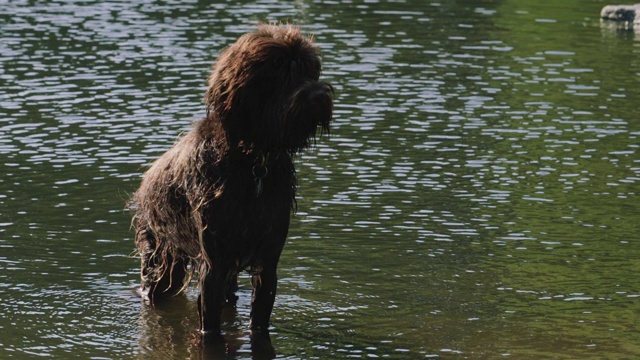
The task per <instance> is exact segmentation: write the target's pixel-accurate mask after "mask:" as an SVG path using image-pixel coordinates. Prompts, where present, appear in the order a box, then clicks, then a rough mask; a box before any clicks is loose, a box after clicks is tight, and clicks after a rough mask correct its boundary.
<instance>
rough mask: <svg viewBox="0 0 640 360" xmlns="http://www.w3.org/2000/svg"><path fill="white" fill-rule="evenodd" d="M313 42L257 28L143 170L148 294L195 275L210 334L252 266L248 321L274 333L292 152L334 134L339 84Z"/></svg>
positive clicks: (228, 53) (140, 206)
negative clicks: (182, 131) (201, 107)
mask: <svg viewBox="0 0 640 360" xmlns="http://www.w3.org/2000/svg"><path fill="white" fill-rule="evenodd" d="M319 76H320V58H319V55H318V50H317V48H316V47H315V46H314V45H313V44H312V41H311V40H310V39H308V38H305V37H304V36H303V35H302V34H301V33H300V30H299V29H298V28H296V27H294V26H289V25H286V26H285V25H283V26H278V25H261V26H259V27H258V29H257V30H256V31H254V32H251V33H248V34H245V35H243V36H241V37H240V38H239V39H238V40H237V41H236V42H235V43H234V44H233V45H231V46H230V47H228V48H227V49H226V50H224V51H223V52H222V54H221V55H220V57H219V59H218V61H217V63H216V64H215V65H214V66H213V71H212V73H211V75H210V77H209V80H208V89H207V91H206V94H205V104H206V106H207V116H206V117H205V118H203V119H200V120H198V121H196V122H195V123H194V124H193V128H192V129H191V130H190V131H189V132H188V133H187V134H186V135H185V136H184V137H182V138H181V139H180V140H178V142H177V143H176V144H175V145H174V146H173V147H172V148H171V149H170V150H168V151H167V152H166V153H165V154H164V155H162V156H161V157H160V158H159V159H158V160H156V161H155V162H154V163H153V165H152V166H151V168H150V169H149V170H148V171H147V172H146V173H145V174H144V177H143V180H142V184H141V185H140V188H139V189H138V191H137V192H136V193H135V194H134V195H133V197H132V199H131V201H130V204H129V207H130V208H131V209H132V210H133V211H134V212H135V214H134V217H133V227H134V229H135V232H136V233H135V242H136V246H137V250H138V252H139V254H140V256H141V258H142V259H141V260H142V261H141V262H142V270H141V278H142V286H141V288H140V291H141V294H142V296H143V297H144V298H145V299H146V300H148V301H149V302H150V303H153V302H154V301H157V300H158V299H159V298H161V297H164V296H170V295H174V294H176V293H179V292H180V291H182V290H184V288H185V287H187V286H188V284H189V282H190V280H191V278H192V276H193V275H194V273H195V274H196V277H197V279H198V282H199V287H200V295H199V297H198V313H199V319H200V331H201V332H202V333H203V334H219V333H220V314H221V308H222V307H223V305H224V304H225V303H226V302H235V299H236V297H235V294H234V292H235V290H237V274H238V273H239V272H240V271H242V270H248V271H249V272H250V273H251V276H252V277H251V283H252V285H253V295H252V298H251V325H250V326H251V329H252V331H253V332H256V331H257V332H260V331H262V332H267V331H268V326H269V317H270V316H271V311H272V309H273V302H274V300H275V295H276V282H277V276H276V268H277V266H278V261H279V258H280V253H281V252H282V248H283V247H284V244H285V239H286V237H287V232H288V229H289V219H290V213H291V211H292V209H293V208H294V206H295V192H296V172H295V168H294V164H293V161H292V160H293V157H294V156H295V155H296V154H297V153H299V152H301V151H302V150H304V149H305V148H307V147H309V146H310V145H311V144H313V142H314V140H315V137H316V133H317V132H318V130H320V132H321V133H323V132H324V133H326V132H328V131H329V123H330V121H331V116H332V108H333V105H332V104H333V103H332V95H333V89H332V87H331V86H330V85H329V84H328V83H326V82H323V81H320V80H319Z"/></svg>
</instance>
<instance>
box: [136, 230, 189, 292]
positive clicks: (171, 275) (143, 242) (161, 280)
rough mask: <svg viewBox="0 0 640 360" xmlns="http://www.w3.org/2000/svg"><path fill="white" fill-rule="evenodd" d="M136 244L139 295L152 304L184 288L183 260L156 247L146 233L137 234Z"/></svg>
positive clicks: (152, 238) (154, 242) (184, 268)
mask: <svg viewBox="0 0 640 360" xmlns="http://www.w3.org/2000/svg"><path fill="white" fill-rule="evenodd" d="M136 242H137V245H138V250H139V252H140V255H141V265H142V266H141V268H142V269H141V272H140V277H141V280H142V285H141V287H140V295H141V296H142V297H143V299H144V300H145V301H148V302H150V303H153V302H154V301H156V300H157V299H159V298H162V297H167V296H173V295H175V294H177V293H179V292H180V290H182V288H183V287H184V279H185V276H186V264H185V260H184V259H183V258H182V257H180V256H176V255H175V254H173V253H171V252H170V251H168V249H163V248H162V246H160V247H157V246H156V240H155V239H154V237H153V235H151V234H150V233H149V232H147V231H140V232H139V233H138V234H137V238H136Z"/></svg>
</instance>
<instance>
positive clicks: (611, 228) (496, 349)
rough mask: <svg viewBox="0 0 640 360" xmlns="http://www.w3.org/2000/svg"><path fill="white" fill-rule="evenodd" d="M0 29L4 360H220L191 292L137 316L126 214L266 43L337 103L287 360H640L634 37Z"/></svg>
mask: <svg viewBox="0 0 640 360" xmlns="http://www.w3.org/2000/svg"><path fill="white" fill-rule="evenodd" d="M0 5H1V6H0V26H1V28H0V159H2V161H1V162H0V167H1V170H0V173H1V174H3V175H2V176H0V299H2V301H1V302H0V334H1V335H0V349H1V350H0V357H3V358H5V357H6V358H9V357H12V358H31V357H36V356H52V357H56V358H68V357H80V358H132V357H139V358H158V357H162V358H203V357H207V356H208V355H210V354H206V353H203V352H202V351H201V349H200V348H199V347H197V346H195V345H194V344H193V341H192V337H193V330H194V329H195V328H196V326H197V319H196V316H195V314H196V310H195V297H196V292H195V289H191V290H190V291H188V292H187V294H186V296H184V297H179V298H177V299H175V300H174V301H172V302H170V303H169V304H166V305H165V306H161V307H159V308H154V309H150V308H147V307H145V306H142V304H141V301H140V299H139V298H137V297H136V295H135V291H134V290H135V288H136V286H137V285H138V281H139V280H138V277H139V275H138V272H139V266H138V259H136V258H134V257H133V256H132V251H133V248H134V246H133V240H132V235H133V234H132V232H130V231H129V222H130V215H129V214H128V213H127V212H126V211H125V210H124V208H125V202H126V200H127V199H128V197H129V196H130V194H131V193H132V192H133V191H135V189H136V187H137V185H138V184H139V181H140V175H141V174H142V172H143V171H144V169H145V168H146V166H148V164H149V163H150V162H151V161H152V160H153V159H155V158H156V157H157V156H158V155H159V154H161V153H162V152H163V151H164V150H166V149H167V148H168V147H169V146H171V144H172V143H173V142H174V141H175V139H176V138H177V137H178V136H179V134H180V133H181V132H184V131H185V130H187V129H188V128H189V126H190V122H191V121H192V120H194V119H196V118H198V117H200V116H202V115H203V114H204V107H203V105H202V96H203V93H204V89H205V85H206V84H205V78H206V76H207V74H208V72H209V69H210V66H211V63H212V62H213V60H214V59H215V57H216V56H217V55H218V54H219V53H220V51H221V49H223V48H224V47H225V46H227V45H229V44H230V43H231V42H233V40H234V39H235V38H237V37H238V36H239V35H240V34H242V33H244V32H246V31H250V30H251V29H252V28H253V27H254V25H255V24H256V23H257V21H258V20H268V21H291V22H295V23H298V24H300V25H302V27H303V29H304V30H305V31H306V32H308V33H313V34H314V35H315V39H316V42H317V43H318V44H319V46H320V48H321V49H322V52H323V68H324V78H325V79H326V80H328V81H329V82H331V83H332V84H333V85H334V86H335V88H336V93H337V96H336V100H335V121H334V128H333V130H332V133H331V136H330V137H329V138H324V139H322V140H321V141H319V143H318V144H317V147H316V148H315V149H314V150H312V151H310V152H307V153H305V154H304V155H303V156H301V157H300V158H299V159H298V161H297V164H298V173H299V183H300V191H299V198H298V213H297V214H296V215H295V217H294V219H293V222H292V227H291V230H290V236H289V239H288V243H287V247H286V248H285V252H284V253H283V257H282V260H281V265H280V269H279V276H280V286H279V296H278V298H277V300H276V305H275V310H274V313H273V317H272V322H273V327H272V340H273V345H274V348H275V350H276V353H277V354H278V357H280V358H287V359H314V358H315V359H328V358H332V359H333V358H394V359H403V358H407V359H416V358H429V357H442V358H500V357H512V358H518V359H523V358H532V359H533V358H541V357H542V358H551V357H553V358H567V359H570V358H605V357H608V358H634V357H638V356H640V340H638V339H640V331H639V328H638V325H637V324H638V323H640V315H639V314H640V312H639V311H638V309H639V308H640V280H638V277H637V276H636V275H637V274H638V273H639V271H640V262H639V261H638V258H639V255H640V250H638V249H639V247H638V235H637V234H638V229H639V228H638V218H639V216H640V208H639V206H640V205H639V204H640V202H638V183H639V182H640V154H639V152H638V151H639V150H638V147H639V145H638V144H639V143H640V142H639V141H638V137H639V136H640V122H639V120H638V118H637V116H636V113H637V111H636V110H637V106H636V104H637V103H638V100H639V95H640V91H639V88H638V86H637V84H638V81H639V80H640V60H638V59H640V56H639V55H640V41H639V40H640V35H638V33H637V32H634V31H633V30H628V29H623V28H620V27H617V26H615V25H612V24H609V23H601V22H600V20H599V19H598V14H599V11H600V7H601V6H602V5H603V4H600V3H584V2H581V1H578V0H572V1H563V2H558V1H547V0H545V1H536V2H535V3H531V2H528V1H523V0H522V1H521V0H505V1H498V0H488V1H480V2H478V1H472V0H464V1H438V2H436V1H368V2H350V1H344V2H342V1H314V2H285V1H251V2H242V3H235V2H219V3H218V4H213V5H211V4H206V3H205V2H198V1H164V2H151V1H130V2H120V1H83V2H77V1H1V0H0ZM242 285H243V287H242V288H241V291H240V293H239V295H240V300H239V303H238V309H237V312H236V313H233V312H229V313H228V314H226V322H225V326H224V329H225V336H226V338H227V341H228V352H229V354H230V355H229V357H230V358H250V357H251V356H252V355H251V345H250V343H249V333H248V330H247V324H248V314H249V309H248V307H249V302H250V288H249V284H248V280H247V279H246V277H245V278H244V279H243V284H242ZM254 355H256V354H254ZM257 355H260V354H257Z"/></svg>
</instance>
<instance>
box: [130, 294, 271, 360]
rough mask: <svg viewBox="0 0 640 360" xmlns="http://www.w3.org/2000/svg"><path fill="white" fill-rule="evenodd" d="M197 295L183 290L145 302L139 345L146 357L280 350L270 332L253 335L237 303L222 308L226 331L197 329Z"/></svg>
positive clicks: (263, 355) (262, 354) (261, 355)
mask: <svg viewBox="0 0 640 360" xmlns="http://www.w3.org/2000/svg"><path fill="white" fill-rule="evenodd" d="M196 313H197V304H196V299H195V297H192V296H187V295H185V294H179V295H176V296H173V297H168V298H163V299H162V301H157V302H155V303H154V305H153V306H142V307H141V310H140V318H139V320H138V327H139V329H140V334H139V337H138V338H139V340H138V343H139V349H138V351H137V353H138V354H139V355H141V356H142V357H143V358H147V357H149V358H158V359H187V358H188V359H236V358H247V357H248V354H251V358H252V359H273V358H274V357H275V356H276V354H275V350H274V348H273V345H272V344H271V336H270V334H269V333H268V332H265V333H259V334H257V335H256V334H254V335H252V334H251V332H250V330H249V329H248V327H247V324H246V319H244V323H243V321H242V319H241V316H240V315H239V314H238V312H237V309H236V307H235V306H234V305H231V304H229V305H227V306H224V307H223V308H222V313H221V319H222V334H221V335H219V336H208V337H202V336H200V334H199V333H198V332H197V331H196V329H197V325H198V319H197V317H196V316H195V315H196Z"/></svg>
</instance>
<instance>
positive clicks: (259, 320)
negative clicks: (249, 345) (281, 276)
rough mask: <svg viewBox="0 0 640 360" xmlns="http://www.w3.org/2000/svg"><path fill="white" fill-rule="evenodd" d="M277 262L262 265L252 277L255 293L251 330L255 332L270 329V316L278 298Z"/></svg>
mask: <svg viewBox="0 0 640 360" xmlns="http://www.w3.org/2000/svg"><path fill="white" fill-rule="evenodd" d="M277 265H278V264H277V263H276V264H270V265H268V266H264V267H262V269H260V270H259V271H257V272H255V273H254V274H253V275H252V277H251V284H252V285H253V295H252V297H251V330H252V331H255V332H265V333H268V331H269V318H270V317H271V311H272V310H273V302H274V301H275V298H276V288H277V282H278V275H277V274H276V268H277Z"/></svg>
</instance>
